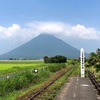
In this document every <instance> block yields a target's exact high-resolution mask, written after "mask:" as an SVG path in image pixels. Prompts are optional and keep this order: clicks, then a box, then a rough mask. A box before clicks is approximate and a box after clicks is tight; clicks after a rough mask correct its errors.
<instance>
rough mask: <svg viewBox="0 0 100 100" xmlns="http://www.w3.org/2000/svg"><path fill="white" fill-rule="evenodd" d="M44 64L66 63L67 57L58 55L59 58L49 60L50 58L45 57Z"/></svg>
mask: <svg viewBox="0 0 100 100" xmlns="http://www.w3.org/2000/svg"><path fill="white" fill-rule="evenodd" d="M44 62H45V63H66V62H67V58H66V57H65V56H62V55H57V56H54V57H50V58H48V56H45V57H44Z"/></svg>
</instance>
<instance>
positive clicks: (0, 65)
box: [0, 60, 44, 70]
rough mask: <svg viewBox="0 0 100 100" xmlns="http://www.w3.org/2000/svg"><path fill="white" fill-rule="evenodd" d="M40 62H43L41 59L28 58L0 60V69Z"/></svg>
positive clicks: (38, 63)
mask: <svg viewBox="0 0 100 100" xmlns="http://www.w3.org/2000/svg"><path fill="white" fill-rule="evenodd" d="M40 64H44V62H43V61H41V60H40V61H39V60H38V61H37V60H36V61H35V60H29V61H27V60H26V61H20V60H19V61H0V70H5V69H10V68H13V67H25V66H37V65H40Z"/></svg>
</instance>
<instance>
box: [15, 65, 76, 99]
mask: <svg viewBox="0 0 100 100" xmlns="http://www.w3.org/2000/svg"><path fill="white" fill-rule="evenodd" d="M74 68H75V67H71V68H69V69H66V70H64V71H60V72H59V73H58V74H57V75H55V76H54V77H53V79H51V80H49V81H47V82H46V83H45V84H44V85H43V86H42V87H41V88H40V89H39V90H37V91H35V90H34V91H31V93H29V94H26V95H24V96H22V97H20V98H18V99H17V100H51V99H42V97H45V96H43V94H45V92H46V93H47V92H52V91H48V88H49V87H50V86H51V85H53V84H54V83H55V82H56V81H57V80H58V79H59V78H60V77H62V76H63V75H65V74H66V73H68V72H69V73H68V75H67V77H66V78H68V77H69V76H70V75H71V73H72V72H73V69H74ZM41 94H42V95H41ZM49 94H50V93H49ZM39 98H41V99H39Z"/></svg>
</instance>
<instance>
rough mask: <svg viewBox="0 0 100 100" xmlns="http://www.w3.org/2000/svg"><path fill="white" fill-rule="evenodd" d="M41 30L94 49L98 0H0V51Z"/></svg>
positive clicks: (98, 42) (98, 37) (98, 38)
mask: <svg viewBox="0 0 100 100" xmlns="http://www.w3.org/2000/svg"><path fill="white" fill-rule="evenodd" d="M41 33H47V34H52V35H54V36H56V37H57V38H59V39H61V40H63V41H65V42H66V43H68V44H70V45H72V46H74V47H75V48H77V49H80V48H81V47H83V48H84V50H85V52H87V53H90V52H95V51H96V49H97V48H100V0H0V54H3V53H5V52H8V51H10V50H12V49H14V48H16V47H18V46H20V45H22V44H24V43H26V42H27V41H29V40H31V39H32V38H34V37H36V36H38V35H39V34H41Z"/></svg>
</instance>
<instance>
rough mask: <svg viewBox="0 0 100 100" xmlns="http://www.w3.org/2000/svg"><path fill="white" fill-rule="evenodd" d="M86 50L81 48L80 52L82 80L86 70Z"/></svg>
mask: <svg viewBox="0 0 100 100" xmlns="http://www.w3.org/2000/svg"><path fill="white" fill-rule="evenodd" d="M84 57H85V56H84V49H83V48H81V50H80V63H81V78H84V77H85V75H84V74H85V68H84Z"/></svg>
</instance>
